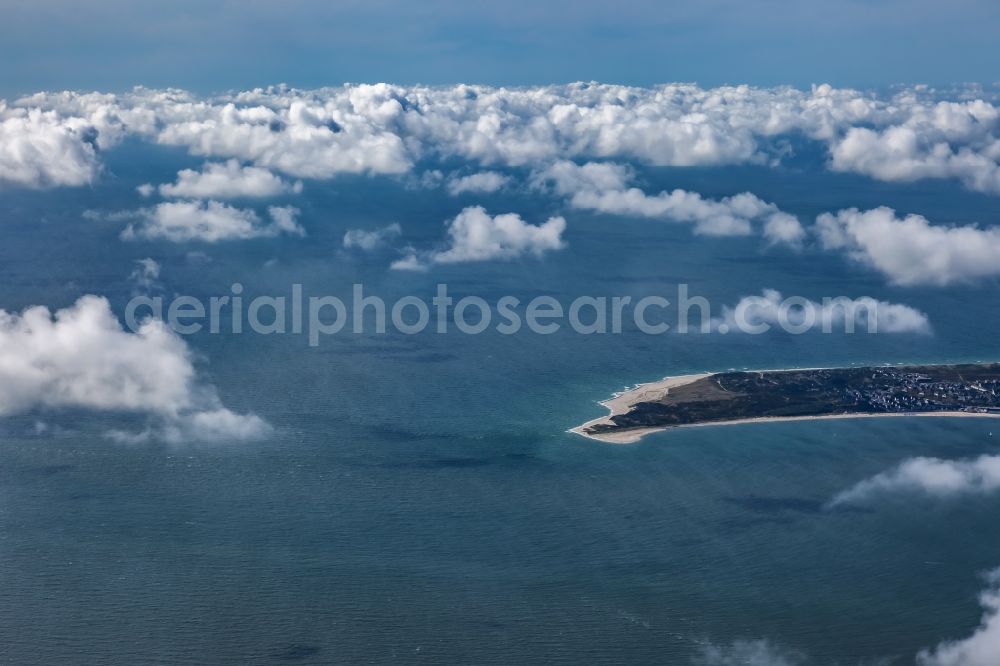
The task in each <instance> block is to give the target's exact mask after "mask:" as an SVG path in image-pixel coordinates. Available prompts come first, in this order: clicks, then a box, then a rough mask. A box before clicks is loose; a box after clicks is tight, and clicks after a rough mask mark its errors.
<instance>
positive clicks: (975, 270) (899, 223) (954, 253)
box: [816, 207, 1000, 286]
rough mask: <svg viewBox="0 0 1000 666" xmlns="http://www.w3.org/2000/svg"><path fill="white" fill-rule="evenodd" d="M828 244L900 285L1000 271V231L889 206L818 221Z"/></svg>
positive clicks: (942, 282)
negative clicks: (938, 221)
mask: <svg viewBox="0 0 1000 666" xmlns="http://www.w3.org/2000/svg"><path fill="white" fill-rule="evenodd" d="M816 228H817V231H818V232H819V235H820V239H821V242H822V244H823V246H824V247H825V248H827V249H840V250H845V251H847V252H848V253H849V254H850V255H851V256H853V257H854V258H856V259H858V260H860V261H862V262H863V263H865V264H868V265H870V266H872V267H873V268H875V269H876V270H878V271H879V272H881V273H883V274H884V275H886V276H887V277H888V278H889V279H890V280H892V281H893V282H894V283H896V284H900V285H921V284H929V285H937V286H943V285H948V284H952V283H955V282H968V281H972V280H976V279H981V278H987V277H993V276H997V275H1000V230H997V229H993V228H990V229H982V228H980V227H977V226H974V225H968V226H961V227H957V226H936V225H932V224H931V223H930V222H928V221H927V219H926V218H924V217H923V216H921V215H907V216H906V217H903V218H900V217H898V216H897V215H896V211H894V210H892V209H891V208H886V207H880V208H873V209H871V210H867V211H860V210H858V209H857V208H849V209H846V210H841V211H838V212H837V213H823V214H822V215H820V216H819V217H818V218H817V220H816Z"/></svg>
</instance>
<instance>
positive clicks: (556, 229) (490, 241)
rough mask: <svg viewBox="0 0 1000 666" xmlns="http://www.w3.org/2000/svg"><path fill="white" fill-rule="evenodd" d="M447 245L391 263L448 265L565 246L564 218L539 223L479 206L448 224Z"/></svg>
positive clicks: (395, 265)
mask: <svg viewBox="0 0 1000 666" xmlns="http://www.w3.org/2000/svg"><path fill="white" fill-rule="evenodd" d="M447 229H448V242H449V245H448V247H446V248H445V249H442V250H434V251H429V252H423V253H419V252H416V251H411V252H409V253H408V254H407V255H406V256H404V257H403V258H402V259H400V260H399V261H396V262H394V263H393V264H392V268H393V269H395V270H421V269H423V268H425V267H426V264H427V263H435V264H451V263H461V262H473V261H493V260H509V259H514V258H517V257H522V256H526V255H531V256H535V257H540V256H542V255H543V254H545V253H546V252H550V251H553V250H561V249H562V248H563V247H565V243H564V242H563V239H562V234H563V231H565V230H566V220H565V219H563V218H562V217H550V218H549V219H548V220H546V221H545V222H544V223H542V224H540V225H533V224H529V223H527V222H525V221H524V220H523V219H521V216H520V215H517V214H516V213H505V214H502V215H496V216H492V215H490V214H489V213H487V212H486V210H485V209H484V208H483V207H481V206H470V207H468V208H465V209H464V210H462V212H461V213H459V214H458V215H457V216H455V218H454V219H452V220H450V221H449V222H448V223H447Z"/></svg>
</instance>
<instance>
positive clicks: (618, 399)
mask: <svg viewBox="0 0 1000 666" xmlns="http://www.w3.org/2000/svg"><path fill="white" fill-rule="evenodd" d="M897 367H898V366H897ZM828 369H830V368H778V369H770V370H739V371H738V372H794V371H799V370H828ZM718 374H723V373H721V372H704V373H700V374H693V375H674V376H671V377H664V378H663V379H661V380H658V381H655V382H646V383H644V384H636V385H635V386H634V387H632V388H631V389H627V390H625V391H621V392H619V393H615V394H613V395H612V396H611V397H610V398H608V399H607V400H602V401H600V402H599V403H598V404H600V405H603V406H604V407H606V408H607V409H608V413H607V414H606V415H604V416H601V417H598V418H596V419H591V420H589V421H587V422H586V423H582V424H580V425H578V426H575V427H573V428H570V429H569V430H567V431H566V432H571V433H574V434H576V435H580V436H581V437H586V438H587V439H593V440H596V441H599V442H604V443H607V444H634V443H636V442H638V441H639V440H641V439H642V438H643V437H644V436H645V435H648V434H651V433H654V432H662V431H664V430H673V429H675V428H701V427H705V426H730V425H742V424H746V423H770V422H782V421H819V420H828V419H853V418H883V417H891V416H896V417H900V416H939V417H961V418H964V417H987V418H1000V414H998V413H979V412H959V411H941V412H884V413H882V412H853V413H844V414H821V415H817V416H758V417H754V418H748V419H732V420H727V421H705V422H703V423H684V424H680V425H667V426H655V427H649V428H633V429H629V430H620V431H617V432H612V433H598V434H593V433H587V432H584V430H585V429H586V428H589V427H590V426H592V425H597V424H606V423H611V417H612V416H617V415H618V414H624V413H626V412H628V410H629V409H631V408H632V407H633V406H634V405H636V404H638V403H641V402H651V401H653V400H659V399H661V398H662V397H663V396H665V395H666V394H667V393H668V392H669V391H670V389H672V388H677V387H680V386H686V385H687V384H691V383H693V382H696V381H698V380H700V379H704V378H706V377H711V376H713V375H718Z"/></svg>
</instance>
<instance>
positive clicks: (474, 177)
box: [447, 171, 510, 197]
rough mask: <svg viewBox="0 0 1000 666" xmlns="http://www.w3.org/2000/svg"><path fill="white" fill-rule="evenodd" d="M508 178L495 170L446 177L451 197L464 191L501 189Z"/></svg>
mask: <svg viewBox="0 0 1000 666" xmlns="http://www.w3.org/2000/svg"><path fill="white" fill-rule="evenodd" d="M509 182H510V178H509V177H507V176H505V175H503V174H502V173H497V172H496V171H481V172H479V173H474V174H470V175H468V176H461V177H458V176H452V177H451V178H449V179H448V185H447V188H448V193H449V194H451V195H452V196H453V197H454V196H458V195H459V194H464V193H466V192H471V193H474V194H488V193H490V192H496V191H497V190H499V189H502V188H503V187H504V186H506V185H507V183H509Z"/></svg>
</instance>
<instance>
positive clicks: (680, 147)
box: [0, 83, 1000, 193]
mask: <svg viewBox="0 0 1000 666" xmlns="http://www.w3.org/2000/svg"><path fill="white" fill-rule="evenodd" d="M998 116H1000V112H998V109H997V107H995V106H994V105H993V104H992V103H991V102H989V101H985V100H981V99H973V100H959V101H955V100H941V99H937V98H936V97H934V96H933V95H931V94H929V93H928V92H927V91H926V90H925V89H923V88H920V87H915V88H908V89H904V90H901V91H900V92H898V93H896V94H895V95H893V96H891V97H879V96H876V95H873V94H870V93H863V92H859V91H855V90H849V89H836V88H832V87H831V86H827V85H822V86H814V87H813V88H812V89H810V90H808V91H804V90H797V89H794V88H754V87H750V86H726V87H720V88H707V89H706V88H700V87H698V86H695V85H690V84H669V85H662V86H656V87H650V88H636V87H628V86H618V85H599V84H583V83H577V84H571V85H565V86H540V87H529V88H491V87H488V86H469V85H457V86H452V87H424V86H413V87H404V86H393V85H387V84H375V85H347V86H343V87H337V88H323V89H318V90H295V89H289V88H284V87H273V88H266V89H255V90H250V91H245V92H239V93H232V94H227V95H223V96H219V97H213V98H205V99H201V98H198V97H195V96H194V95H191V94H189V93H186V92H183V91H178V90H148V89H142V88H138V89H135V90H133V91H132V92H130V93H126V94H121V95H114V94H102V93H72V92H64V93H39V94H36V95H32V96H30V97H26V98H22V99H20V100H17V102H16V103H14V105H7V104H3V105H0V178H2V179H3V180H6V181H10V182H13V183H17V184H22V185H34V186H44V185H78V184H83V183H86V182H90V181H91V180H92V179H93V178H94V176H95V174H96V173H97V170H98V169H99V162H98V156H97V153H96V151H95V146H96V147H99V148H100V149H106V148H108V147H110V146H112V145H114V144H115V143H117V142H119V141H121V139H122V138H124V137H126V136H138V137H140V138H142V139H144V140H147V141H151V142H155V143H159V144H163V145H171V146H182V147H185V148H186V149H187V150H188V151H189V152H190V153H191V154H193V155H200V156H204V157H208V158H213V159H222V160H229V159H236V160H239V161H240V162H242V163H251V164H252V165H253V166H255V167H259V168H265V169H269V170H273V171H277V172H281V173H283V174H285V175H288V176H292V177H295V178H330V177H333V176H336V175H337V174H342V173H380V174H401V173H407V172H410V171H411V170H412V169H413V167H414V165H415V164H416V163H417V162H419V161H421V160H426V159H444V160H448V159H457V160H464V161H467V162H471V163H475V164H479V165H482V166H489V165H503V166H512V167H517V166H526V165H527V166H530V165H535V164H538V163H544V162H553V161H558V160H580V159H600V160H624V161H635V162H641V163H645V164H651V165H664V166H709V165H723V164H746V163H755V164H764V165H766V164H775V163H778V162H780V159H781V156H782V155H783V154H784V153H786V152H787V145H788V141H787V139H788V138H789V137H804V138H805V139H807V140H810V141H814V142H817V143H818V144H820V145H822V146H824V147H825V149H826V151H827V154H828V159H829V165H830V167H831V168H832V169H834V170H838V171H849V172H855V173H862V174H865V175H868V176H870V177H873V178H877V179H880V180H887V181H913V180H917V179H921V178H954V179H958V180H960V181H961V182H963V183H964V184H965V185H966V186H967V187H970V188H973V189H976V190H980V191H984V192H989V193H1000V177H998V164H997V163H998V159H1000V140H998V138H997V134H998V128H997V124H998Z"/></svg>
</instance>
